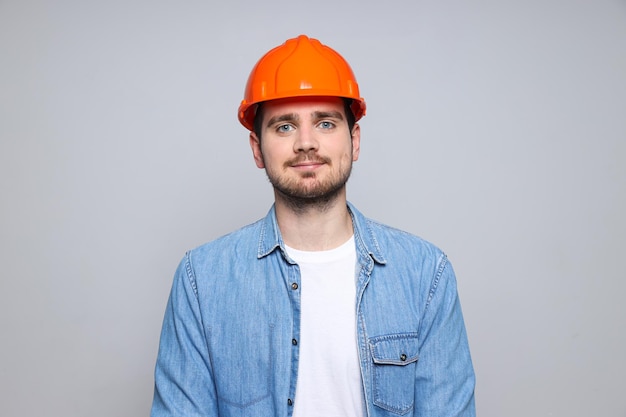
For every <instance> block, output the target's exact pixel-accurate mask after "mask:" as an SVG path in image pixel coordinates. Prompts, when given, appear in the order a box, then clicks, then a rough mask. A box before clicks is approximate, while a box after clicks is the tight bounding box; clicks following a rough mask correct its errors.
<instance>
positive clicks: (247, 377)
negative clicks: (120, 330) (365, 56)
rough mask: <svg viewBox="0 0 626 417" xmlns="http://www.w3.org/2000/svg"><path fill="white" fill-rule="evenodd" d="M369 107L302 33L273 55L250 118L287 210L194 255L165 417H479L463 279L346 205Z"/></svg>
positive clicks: (261, 163)
mask: <svg viewBox="0 0 626 417" xmlns="http://www.w3.org/2000/svg"><path fill="white" fill-rule="evenodd" d="M364 114H365V101H364V100H363V99H362V98H361V97H360V95H359V89H358V85H357V83H356V80H355V78H354V75H353V73H352V70H351V69H350V67H349V65H348V63H347V62H346V61H345V60H344V59H343V58H342V57H341V56H340V55H339V54H338V53H337V52H335V51H334V50H332V49H330V48H328V47H326V46H324V45H322V44H321V43H320V42H319V41H317V40H315V39H310V38H308V37H306V36H304V35H301V36H299V37H298V38H295V39H290V40H287V41H286V42H285V43H284V44H283V45H281V46H278V47H276V48H274V49H273V50H271V51H269V52H268V53H267V54H266V55H264V56H263V57H262V58H261V60H260V61H259V62H258V63H257V65H256V66H255V67H254V69H253V70H252V72H251V74H250V78H249V79H248V84H247V87H246V91H245V98H244V100H243V101H242V103H241V106H240V108H239V120H240V121H241V123H242V124H243V125H244V126H245V127H246V128H247V129H249V130H250V131H251V132H250V147H251V148H252V154H253V157H254V161H255V163H256V165H257V166H258V167H259V168H263V169H265V171H266V173H267V176H268V178H269V180H270V182H271V184H272V186H273V188H274V198H275V204H274V205H273V207H272V208H271V210H270V211H269V213H268V214H267V216H266V217H265V218H264V219H262V220H259V221H258V222H256V223H254V224H251V225H249V226H247V227H244V228H242V229H240V230H238V231H235V232H234V233H231V234H229V235H227V236H224V237H222V238H220V239H217V240H216V241H213V242H210V243H208V244H206V245H203V246H201V247H199V248H197V249H194V250H192V251H190V252H188V253H187V254H186V256H185V258H184V259H183V261H182V262H181V264H180V266H179V268H178V271H177V272H176V275H175V278H174V284H173V287H172V292H171V294H170V298H169V302H168V305H167V309H166V313H165V319H164V323H163V330H162V333H161V344H160V349H159V354H158V359H157V365H156V372H155V380H156V388H155V395H154V402H153V406H152V416H153V417H161V416H184V417H192V416H222V417H226V416H228V417H230V416H248V417H249V416H259V417H270V416H291V415H294V416H296V417H307V416H320V417H330V416H342V417H347V416H355V417H356V416H359V417H362V416H370V417H377V416H407V415H412V416H423V417H438V416H441V417H443V416H445V417H452V416H474V415H475V411H474V372H473V369H472V364H471V359H470V354H469V348H468V343H467V337H466V333H465V327H464V324H463V318H462V314H461V308H460V305H459V300H458V296H457V290H456V282H455V276H454V272H453V270H452V266H451V265H450V263H449V262H448V260H447V258H446V256H445V255H444V254H443V253H442V252H441V251H440V250H439V249H437V248H436V247H434V246H433V245H431V244H429V243H427V242H425V241H423V240H421V239H419V238H417V237H414V236H412V235H410V234H408V233H405V232H402V231H399V230H396V229H392V228H389V227H387V226H384V225H381V224H379V223H376V222H374V221H372V220H369V219H367V218H365V217H364V216H363V215H362V214H361V213H360V212H359V211H358V210H357V209H356V208H355V207H354V206H352V205H351V204H350V203H348V202H347V201H346V182H347V180H348V177H349V176H350V171H351V167H352V163H353V162H354V161H356V160H357V159H358V157H359V151H360V139H361V137H360V127H359V125H358V123H356V122H357V121H358V120H359V119H360V118H361V117H362V116H363V115H364Z"/></svg>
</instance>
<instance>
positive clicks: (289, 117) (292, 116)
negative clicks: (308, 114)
mask: <svg viewBox="0 0 626 417" xmlns="http://www.w3.org/2000/svg"><path fill="white" fill-rule="evenodd" d="M298 119H299V117H298V115H297V114H296V113H287V114H281V115H278V116H274V117H272V118H270V119H269V120H268V121H267V127H270V126H272V125H273V124H275V123H278V122H293V121H297V120H298Z"/></svg>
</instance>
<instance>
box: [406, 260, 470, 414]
mask: <svg viewBox="0 0 626 417" xmlns="http://www.w3.org/2000/svg"><path fill="white" fill-rule="evenodd" d="M419 333H420V344H421V345H420V353H419V361H420V362H423V363H424V366H417V368H416V372H417V374H416V383H415V409H414V415H415V416H419V417H475V415H476V411H475V404H474V386H475V375H474V369H473V366H472V360H471V357H470V351H469V345H468V341H467V333H466V330H465V324H464V321H463V314H462V312H461V304H460V302H459V297H458V293H457V285H456V277H455V275H454V271H453V269H452V265H451V264H450V262H449V261H448V259H447V257H446V256H445V255H443V254H442V255H441V257H440V259H439V262H438V267H437V271H436V273H435V276H434V278H433V280H432V283H431V286H430V292H429V295H428V299H427V304H426V307H425V310H424V312H423V317H422V320H421V325H420V332H419Z"/></svg>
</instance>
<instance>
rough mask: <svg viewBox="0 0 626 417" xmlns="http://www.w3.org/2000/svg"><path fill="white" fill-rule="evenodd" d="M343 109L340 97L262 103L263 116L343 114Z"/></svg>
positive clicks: (279, 100) (290, 99)
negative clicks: (314, 113) (299, 113)
mask: <svg viewBox="0 0 626 417" xmlns="http://www.w3.org/2000/svg"><path fill="white" fill-rule="evenodd" d="M343 109H344V102H343V99H342V98H341V97H321V96H314V97H290V98H283V99H277V100H270V101H266V102H264V103H263V112H264V113H265V115H270V114H272V115H274V114H276V113H281V112H282V113H296V112H307V113H312V112H316V111H340V112H341V113H342V114H343Z"/></svg>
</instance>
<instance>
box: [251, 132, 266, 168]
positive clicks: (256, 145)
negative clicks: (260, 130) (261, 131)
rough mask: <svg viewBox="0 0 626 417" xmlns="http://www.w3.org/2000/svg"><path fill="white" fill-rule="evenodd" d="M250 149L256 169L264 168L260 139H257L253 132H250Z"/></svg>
mask: <svg viewBox="0 0 626 417" xmlns="http://www.w3.org/2000/svg"><path fill="white" fill-rule="evenodd" d="M250 148H251V149H252V156H253V157H254V163H255V164H256V166H257V167H258V168H265V162H263V152H261V139H259V138H258V137H257V135H256V133H254V132H250Z"/></svg>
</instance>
